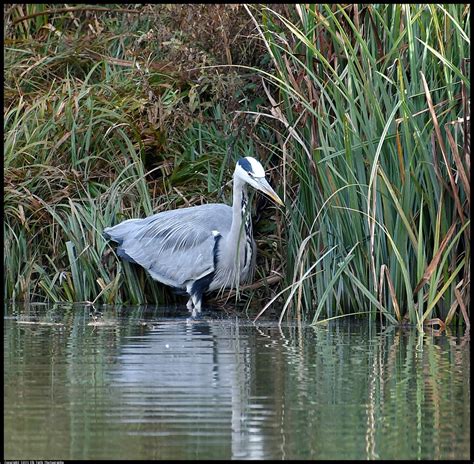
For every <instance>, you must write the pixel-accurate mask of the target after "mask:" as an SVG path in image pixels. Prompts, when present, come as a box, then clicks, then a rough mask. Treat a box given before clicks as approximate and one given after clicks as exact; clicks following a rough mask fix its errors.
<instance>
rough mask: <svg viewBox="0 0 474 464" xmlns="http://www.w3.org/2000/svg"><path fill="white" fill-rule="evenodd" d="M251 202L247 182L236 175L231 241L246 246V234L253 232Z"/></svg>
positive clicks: (229, 238)
mask: <svg viewBox="0 0 474 464" xmlns="http://www.w3.org/2000/svg"><path fill="white" fill-rule="evenodd" d="M249 208H250V204H249V197H248V194H247V184H245V183H244V182H242V181H241V180H240V179H239V178H237V177H235V176H234V192H233V202H232V226H231V228H230V233H229V237H228V240H229V243H232V244H235V245H234V246H235V247H237V244H239V243H240V247H243V246H245V234H252V223H251V216H250V211H249Z"/></svg>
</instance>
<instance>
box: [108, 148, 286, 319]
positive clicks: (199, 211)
mask: <svg viewBox="0 0 474 464" xmlns="http://www.w3.org/2000/svg"><path fill="white" fill-rule="evenodd" d="M233 184H234V185H233V203H232V207H230V206H228V205H225V204H220V203H209V204H204V205H199V206H192V207H188V208H179V209H175V210H170V211H163V212H161V213H157V214H154V215H152V216H149V217H147V218H144V219H128V220H126V221H123V222H121V223H119V224H117V225H115V226H113V227H107V228H105V229H104V236H105V237H106V238H108V239H110V240H112V241H114V242H117V243H118V247H117V255H118V256H119V257H121V258H122V259H124V260H126V261H130V262H132V263H135V264H139V265H141V266H142V267H143V268H145V269H146V270H147V272H148V273H149V274H150V276H151V277H152V278H153V279H154V280H157V281H159V282H161V283H163V284H165V285H169V286H171V287H174V288H177V289H181V290H185V291H186V292H187V293H188V294H189V297H190V298H189V300H188V302H187V305H186V306H187V308H188V309H189V310H190V311H191V310H192V312H193V316H195V315H196V312H201V304H202V297H203V294H204V293H207V292H211V291H213V290H223V289H224V288H235V287H238V286H239V284H240V283H244V282H247V281H249V280H250V279H251V278H252V276H253V271H254V268H255V258H256V245H255V241H254V239H253V233H252V222H251V216H250V211H249V204H248V193H247V186H248V185H250V186H252V187H253V188H255V189H257V190H260V191H261V192H263V193H265V194H266V195H268V196H269V197H270V198H271V199H272V200H273V201H275V202H276V203H278V204H280V205H283V202H282V201H281V199H280V198H279V196H278V195H277V194H276V192H275V191H274V190H273V189H272V187H271V186H270V184H269V183H268V181H267V180H266V178H265V170H264V169H263V166H262V165H261V164H260V163H259V162H258V161H257V160H256V159H255V158H252V157H245V158H241V159H239V160H238V161H237V164H236V166H235V171H234V176H233Z"/></svg>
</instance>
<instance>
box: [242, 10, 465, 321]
mask: <svg viewBox="0 0 474 464" xmlns="http://www.w3.org/2000/svg"><path fill="white" fill-rule="evenodd" d="M249 13H250V14H251V15H252V17H253V19H254V22H255V24H256V26H257V28H258V31H259V33H260V36H261V38H262V40H263V41H264V42H265V44H266V46H267V49H268V53H269V54H270V56H271V57H272V60H273V63H274V66H275V73H274V75H271V74H269V73H266V72H262V76H263V77H264V78H265V79H266V81H268V83H269V84H270V86H271V90H272V92H270V91H268V92H267V95H268V98H269V102H270V103H271V104H272V107H271V114H268V115H267V116H269V117H272V118H276V119H277V120H279V121H280V122H281V123H282V125H283V126H284V128H285V133H284V134H283V136H282V140H284V143H282V144H280V146H279V148H280V150H281V155H282V158H283V163H282V166H281V170H282V174H283V178H284V179H286V181H285V185H284V190H285V198H286V203H287V205H288V208H287V218H286V221H285V223H286V225H287V237H288V242H287V248H286V258H287V259H286V263H287V266H286V276H287V280H288V282H287V284H290V287H289V293H288V296H287V298H288V299H287V302H286V305H285V307H286V306H287V305H288V304H289V303H291V304H292V307H293V308H294V310H295V311H296V312H297V313H298V312H300V311H303V312H305V314H306V315H307V316H308V317H309V318H311V319H312V320H313V322H316V321H317V320H318V319H319V318H320V317H321V315H322V314H323V312H322V308H324V309H325V312H324V315H325V316H326V317H327V318H331V317H334V316H336V315H338V314H341V313H342V314H344V313H349V312H351V311H354V310H355V311H367V312H369V313H370V314H372V317H375V315H376V313H380V314H381V316H385V318H386V319H387V320H388V321H390V322H393V321H395V320H398V321H399V322H402V318H403V317H404V316H405V317H406V318H407V319H408V320H409V321H410V322H411V323H413V324H417V325H418V327H419V328H420V329H421V328H422V325H423V323H424V322H426V321H427V320H428V318H435V317H437V318H440V319H442V320H446V318H447V316H448V314H452V311H453V310H455V309H456V306H458V305H461V306H463V305H464V306H468V298H469V296H468V295H469V293H468V285H469V260H470V243H469V240H468V239H467V238H468V236H469V228H470V221H469V182H470V181H469V177H468V174H467V173H468V172H469V149H468V147H467V143H466V141H465V140H464V132H463V130H466V127H465V126H466V125H467V117H468V116H469V114H468V113H467V114H466V112H465V107H466V97H465V96H466V95H467V94H468V93H469V89H470V82H469V74H468V73H467V72H466V69H465V67H464V66H465V64H466V59H467V58H468V57H469V55H470V41H469V35H470V26H469V17H470V8H469V6H467V5H446V6H435V5H386V4H384V5H363V6H357V5H345V6H343V5H307V6H300V5H294V6H293V5H292V6H291V7H289V8H288V11H287V14H286V15H281V14H279V13H277V12H276V11H274V10H272V9H271V8H267V7H255V8H254V10H253V12H251V11H250V10H249ZM463 103H464V105H463ZM448 233H449V234H450V243H449V246H446V245H447V241H446V243H444V246H443V247H441V246H440V242H441V241H442V240H443V238H447V235H448ZM329 249H331V250H333V251H332V252H331V253H329V254H324V259H320V257H321V255H322V254H323V253H324V252H325V251H326V250H329ZM349 250H350V251H349ZM351 253H352V254H351ZM348 258H350V259H348ZM318 260H319V261H318ZM314 263H317V265H316V266H315V267H314V272H313V273H312V274H310V275H306V274H305V273H306V272H307V270H308V269H311V268H312V266H313V265H314ZM303 276H305V278H304V280H303V279H302V277H303ZM423 277H425V278H424V279H423ZM385 282H386V283H385ZM384 283H385V285H384ZM295 285H298V286H300V291H299V292H297V293H295V292H294V291H293V290H294V286H295ZM415 290H416V292H415ZM453 308H454V309H453ZM440 323H441V324H442V323H443V322H442V321H440Z"/></svg>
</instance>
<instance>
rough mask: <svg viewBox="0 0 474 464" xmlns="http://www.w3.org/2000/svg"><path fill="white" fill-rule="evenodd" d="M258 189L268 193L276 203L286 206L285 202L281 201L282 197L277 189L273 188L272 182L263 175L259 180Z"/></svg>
mask: <svg viewBox="0 0 474 464" xmlns="http://www.w3.org/2000/svg"><path fill="white" fill-rule="evenodd" d="M257 184H258V187H257V188H258V190H260V191H261V192H263V193H264V194H265V195H268V196H269V197H270V198H271V199H272V200H273V201H274V202H275V203H277V204H278V205H280V206H284V205H285V204H284V203H283V202H282V201H281V198H280V197H279V196H278V195H277V194H276V192H275V190H273V189H272V187H271V186H270V184H269V183H268V182H267V179H265V177H261V178H259V179H258V180H257Z"/></svg>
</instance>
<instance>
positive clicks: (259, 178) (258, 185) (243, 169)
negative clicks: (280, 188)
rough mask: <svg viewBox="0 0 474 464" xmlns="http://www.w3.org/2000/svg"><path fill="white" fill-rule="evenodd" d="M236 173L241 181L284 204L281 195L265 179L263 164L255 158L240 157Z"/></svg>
mask: <svg viewBox="0 0 474 464" xmlns="http://www.w3.org/2000/svg"><path fill="white" fill-rule="evenodd" d="M234 175H235V176H236V177H237V178H238V179H240V180H241V181H243V182H245V183H247V184H249V185H251V186H252V187H253V188H255V189H257V190H260V191H261V192H263V193H264V194H265V195H268V196H269V197H270V198H271V199H272V200H273V201H274V202H275V203H278V204H279V205H282V206H283V202H282V201H281V199H280V197H279V196H278V195H277V194H276V192H275V191H274V190H273V189H272V187H271V186H270V184H269V183H268V181H267V179H265V170H264V169H263V166H262V165H261V164H260V163H259V162H258V161H257V160H256V159H255V158H252V157H251V156H246V157H245V158H240V159H239V161H237V165H236V166H235V174H234Z"/></svg>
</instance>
